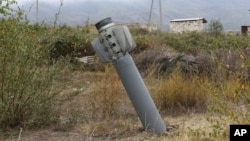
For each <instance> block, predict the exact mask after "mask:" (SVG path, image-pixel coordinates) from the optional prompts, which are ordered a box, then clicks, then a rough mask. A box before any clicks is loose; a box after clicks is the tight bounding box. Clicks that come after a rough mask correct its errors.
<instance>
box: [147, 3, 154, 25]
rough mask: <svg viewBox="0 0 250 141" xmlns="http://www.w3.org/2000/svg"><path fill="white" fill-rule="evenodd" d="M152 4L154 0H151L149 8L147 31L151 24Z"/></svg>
mask: <svg viewBox="0 0 250 141" xmlns="http://www.w3.org/2000/svg"><path fill="white" fill-rule="evenodd" d="M153 4H154V0H152V2H151V8H150V12H149V18H148V30H149V27H150V23H151V16H152V9H153Z"/></svg>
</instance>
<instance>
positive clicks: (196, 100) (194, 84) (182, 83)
mask: <svg viewBox="0 0 250 141" xmlns="http://www.w3.org/2000/svg"><path fill="white" fill-rule="evenodd" d="M206 85H208V82H207V80H202V79H200V78H198V77H193V76H192V77H189V78H188V77H186V76H185V75H184V74H182V73H180V72H179V71H178V70H175V71H174V72H173V73H172V74H171V75H170V76H169V78H161V79H160V81H159V82H158V84H157V85H155V87H154V90H153V92H152V93H153V94H154V95H153V97H154V99H155V103H156V105H157V106H158V107H159V109H160V110H161V111H163V112H166V113H170V114H171V115H176V114H180V113H188V112H206V111H207V103H208V94H207V93H208V91H207V89H206V87H207V86H206Z"/></svg>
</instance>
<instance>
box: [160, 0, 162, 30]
mask: <svg viewBox="0 0 250 141" xmlns="http://www.w3.org/2000/svg"><path fill="white" fill-rule="evenodd" d="M159 7H160V31H161V30H162V8H161V0H159Z"/></svg>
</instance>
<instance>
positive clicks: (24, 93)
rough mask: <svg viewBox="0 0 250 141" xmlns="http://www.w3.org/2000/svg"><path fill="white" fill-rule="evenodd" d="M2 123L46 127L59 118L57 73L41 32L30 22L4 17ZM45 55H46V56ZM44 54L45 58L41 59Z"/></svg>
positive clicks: (0, 85) (0, 86) (0, 91)
mask: <svg viewBox="0 0 250 141" xmlns="http://www.w3.org/2000/svg"><path fill="white" fill-rule="evenodd" d="M0 25H1V26H0V113H1V114H0V126H1V128H3V129H4V128H6V127H16V126H23V127H36V128H37V127H42V126H46V125H49V124H51V123H53V122H55V121H56V120H57V118H58V112H57V111H55V109H54V108H53V106H55V100H56V99H55V97H56V95H57V94H58V90H55V89H53V83H54V81H53V80H54V76H56V74H57V71H58V67H56V65H54V66H49V65H48V59H47V60H46V58H48V57H45V56H46V54H47V51H46V50H47V49H45V48H46V47H44V48H43V52H42V50H41V48H42V47H41V44H40V43H39V41H40V40H42V38H41V35H43V34H44V32H37V29H33V27H30V26H29V25H27V24H21V23H18V22H16V21H14V20H3V21H0ZM44 57H45V58H44ZM41 58H43V60H40V59H41Z"/></svg>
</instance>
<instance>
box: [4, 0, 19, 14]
mask: <svg viewBox="0 0 250 141" xmlns="http://www.w3.org/2000/svg"><path fill="white" fill-rule="evenodd" d="M14 4H17V1H16V0H0V16H1V15H3V16H8V15H11V13H12V12H13V11H14V10H13V9H12V8H11V7H10V6H11V5H14Z"/></svg>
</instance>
